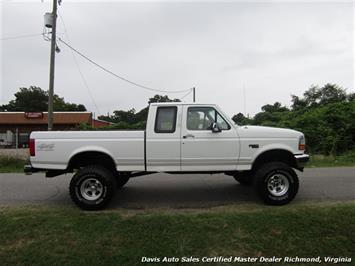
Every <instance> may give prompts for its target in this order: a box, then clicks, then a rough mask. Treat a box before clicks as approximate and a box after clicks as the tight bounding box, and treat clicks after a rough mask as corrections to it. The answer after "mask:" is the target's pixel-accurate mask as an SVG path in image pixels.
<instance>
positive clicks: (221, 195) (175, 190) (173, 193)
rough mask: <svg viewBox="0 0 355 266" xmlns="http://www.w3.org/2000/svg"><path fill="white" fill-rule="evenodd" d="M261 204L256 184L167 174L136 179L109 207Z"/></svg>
mask: <svg viewBox="0 0 355 266" xmlns="http://www.w3.org/2000/svg"><path fill="white" fill-rule="evenodd" d="M238 203H241V204H243V203H261V201H260V200H259V198H258V197H257V195H256V193H255V191H254V189H253V187H249V186H243V185H240V184H239V183H237V182H236V181H235V180H234V179H233V178H232V177H229V176H225V175H216V176H209V175H166V174H157V175H154V176H151V177H145V178H134V179H132V180H130V181H129V182H128V183H127V185H126V186H125V187H123V188H121V189H119V190H117V192H116V195H115V197H114V198H113V199H112V202H111V203H110V205H109V206H108V208H109V209H115V208H129V209H152V208H208V207H214V206H223V205H229V204H238Z"/></svg>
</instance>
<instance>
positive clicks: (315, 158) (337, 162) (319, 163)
mask: <svg viewBox="0 0 355 266" xmlns="http://www.w3.org/2000/svg"><path fill="white" fill-rule="evenodd" d="M337 166H355V151H351V152H347V153H344V154H342V155H338V156H334V155H328V156H325V155H311V158H310V161H309V162H308V163H307V164H306V167H337Z"/></svg>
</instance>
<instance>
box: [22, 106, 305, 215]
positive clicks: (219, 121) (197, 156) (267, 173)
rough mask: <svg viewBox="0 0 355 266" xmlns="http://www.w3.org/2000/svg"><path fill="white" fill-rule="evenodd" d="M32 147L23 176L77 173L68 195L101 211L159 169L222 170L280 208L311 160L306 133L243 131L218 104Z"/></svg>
mask: <svg viewBox="0 0 355 266" xmlns="http://www.w3.org/2000/svg"><path fill="white" fill-rule="evenodd" d="M29 144H30V145H29V147H30V165H26V166H25V172H26V173H28V174H31V173H32V172H38V171H45V172H46V176H47V177H54V176H57V175H60V174H64V173H73V172H74V173H75V174H74V176H73V178H72V180H71V182H70V187H69V192H70V196H71V198H72V200H73V201H74V203H75V204H76V205H78V206H79V207H80V208H82V209H86V210H98V209H102V208H104V207H105V206H106V205H107V203H108V202H109V201H110V199H111V198H112V196H113V195H114V192H115V188H120V187H122V186H123V185H125V184H126V183H127V181H128V180H129V178H131V177H135V176H140V175H147V174H150V173H156V172H166V173H173V174H184V173H209V174H214V173H225V174H227V175H230V176H233V177H234V178H235V179H236V180H237V181H238V182H239V183H241V184H243V185H250V184H254V186H255V188H256V191H257V192H258V194H259V195H260V196H261V198H262V199H263V200H264V201H265V202H266V203H267V204H271V205H283V204H286V203H288V202H290V201H291V200H292V199H293V198H294V197H295V196H296V194H297V191H298V187H299V181H298V177H297V174H296V173H295V171H294V170H293V169H298V170H300V171H302V170H303V167H304V164H305V163H306V162H307V161H308V159H309V156H308V155H307V154H304V150H305V137H304V135H303V134H302V133H301V132H298V131H295V130H290V129H281V128H271V127H259V126H238V125H235V124H234V123H233V121H232V120H231V119H229V118H228V116H226V115H225V114H224V113H223V112H222V111H221V110H220V108H219V107H218V106H216V105H214V104H195V103H194V104H187V103H175V102H172V103H153V104H151V105H150V107H149V114H148V120H147V126H146V130H145V131H51V132H32V134H31V136H30V143H29Z"/></svg>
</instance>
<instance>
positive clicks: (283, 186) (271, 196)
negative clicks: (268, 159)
mask: <svg viewBox="0 0 355 266" xmlns="http://www.w3.org/2000/svg"><path fill="white" fill-rule="evenodd" d="M254 186H255V189H256V190H257V192H258V194H259V195H260V197H261V198H262V199H263V200H264V202H265V203H267V204H270V205H284V204H287V203H289V202H290V201H292V200H293V199H294V197H295V196H296V194H297V192H298V187H299V181H298V177H297V174H296V173H295V171H294V170H293V169H292V168H291V167H290V166H288V165H287V164H284V163H278V162H272V163H266V164H264V165H262V166H261V167H260V168H259V169H258V170H257V171H256V172H255V179H254Z"/></svg>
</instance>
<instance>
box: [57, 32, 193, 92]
mask: <svg viewBox="0 0 355 266" xmlns="http://www.w3.org/2000/svg"><path fill="white" fill-rule="evenodd" d="M59 41H60V42H62V43H63V44H64V45H66V46H67V47H68V48H70V49H71V50H73V51H74V52H76V53H77V54H78V55H80V56H81V57H83V58H85V59H86V60H87V61H89V62H90V63H92V64H93V65H95V66H97V67H98V68H100V69H102V70H103V71H105V72H107V73H109V74H111V75H113V76H115V77H116V78H119V79H121V80H123V81H125V82H128V83H130V84H132V85H134V86H137V87H140V88H142V89H146V90H150V91H155V92H163V93H181V92H186V91H189V90H190V89H187V90H178V91H168V90H160V89H154V88H151V87H147V86H144V85H141V84H138V83H136V82H134V81H131V80H129V79H126V78H124V77H122V76H120V75H117V74H116V73H114V72H112V71H111V70H109V69H107V68H105V67H103V66H101V65H99V64H98V63H96V62H95V61H93V60H92V59H90V58H88V57H87V56H85V55H84V54H82V53H81V52H79V51H78V50H76V49H75V48H73V47H72V46H71V45H69V44H68V43H66V42H65V41H63V40H62V39H61V38H59Z"/></svg>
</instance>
